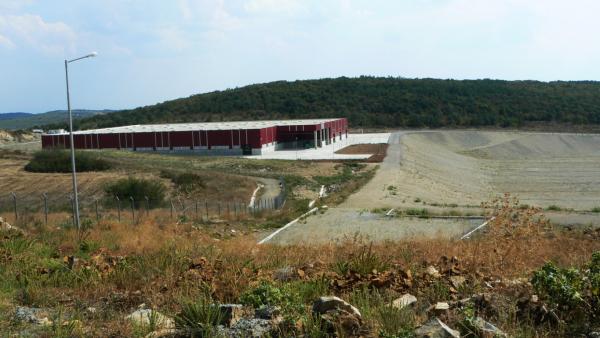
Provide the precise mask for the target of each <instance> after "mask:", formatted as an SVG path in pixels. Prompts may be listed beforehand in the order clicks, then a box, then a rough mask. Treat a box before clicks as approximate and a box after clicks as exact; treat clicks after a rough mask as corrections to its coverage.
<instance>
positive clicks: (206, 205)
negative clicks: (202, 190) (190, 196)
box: [204, 200, 208, 222]
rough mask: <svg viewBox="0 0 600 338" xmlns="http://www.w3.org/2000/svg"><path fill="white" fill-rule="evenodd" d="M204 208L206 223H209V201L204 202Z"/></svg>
mask: <svg viewBox="0 0 600 338" xmlns="http://www.w3.org/2000/svg"><path fill="white" fill-rule="evenodd" d="M204 207H205V208H206V221H207V222H208V201H207V200H204Z"/></svg>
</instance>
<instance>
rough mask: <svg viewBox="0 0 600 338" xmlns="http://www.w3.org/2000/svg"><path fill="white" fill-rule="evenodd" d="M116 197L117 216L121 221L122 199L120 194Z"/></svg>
mask: <svg viewBox="0 0 600 338" xmlns="http://www.w3.org/2000/svg"><path fill="white" fill-rule="evenodd" d="M115 199H116V200H117V218H118V220H119V222H121V200H120V199H119V196H115Z"/></svg>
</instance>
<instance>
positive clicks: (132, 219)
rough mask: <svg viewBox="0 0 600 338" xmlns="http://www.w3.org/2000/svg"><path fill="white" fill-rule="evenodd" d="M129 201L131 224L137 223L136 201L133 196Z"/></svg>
mask: <svg viewBox="0 0 600 338" xmlns="http://www.w3.org/2000/svg"><path fill="white" fill-rule="evenodd" d="M129 200H130V201H131V222H132V223H135V200H134V199H133V196H129Z"/></svg>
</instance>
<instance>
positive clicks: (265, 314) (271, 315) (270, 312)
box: [254, 305, 281, 319]
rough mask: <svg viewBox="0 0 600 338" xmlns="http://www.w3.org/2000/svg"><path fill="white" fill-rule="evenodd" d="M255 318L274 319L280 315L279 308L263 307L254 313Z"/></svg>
mask: <svg viewBox="0 0 600 338" xmlns="http://www.w3.org/2000/svg"><path fill="white" fill-rule="evenodd" d="M254 314H255V316H256V317H257V318H260V319H275V318H277V317H279V316H280V315H281V308H280V307H279V306H271V305H265V306H262V307H261V308H259V309H257V310H256V311H255V312H254Z"/></svg>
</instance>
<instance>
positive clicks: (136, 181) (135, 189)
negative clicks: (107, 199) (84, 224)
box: [104, 177, 165, 208]
mask: <svg viewBox="0 0 600 338" xmlns="http://www.w3.org/2000/svg"><path fill="white" fill-rule="evenodd" d="M104 190H105V192H106V193H107V194H108V195H110V196H116V197H118V198H119V199H120V200H121V201H126V200H129V198H130V197H133V200H134V201H135V206H136V207H137V208H139V207H141V206H142V205H144V204H145V200H146V197H147V198H148V204H149V207H150V208H156V207H158V206H160V205H162V203H163V202H164V199H165V186H164V184H162V183H161V182H160V181H153V180H147V179H143V178H134V177H129V178H123V179H120V180H118V181H116V182H114V183H112V184H110V185H108V186H106V187H105V189H104Z"/></svg>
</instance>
